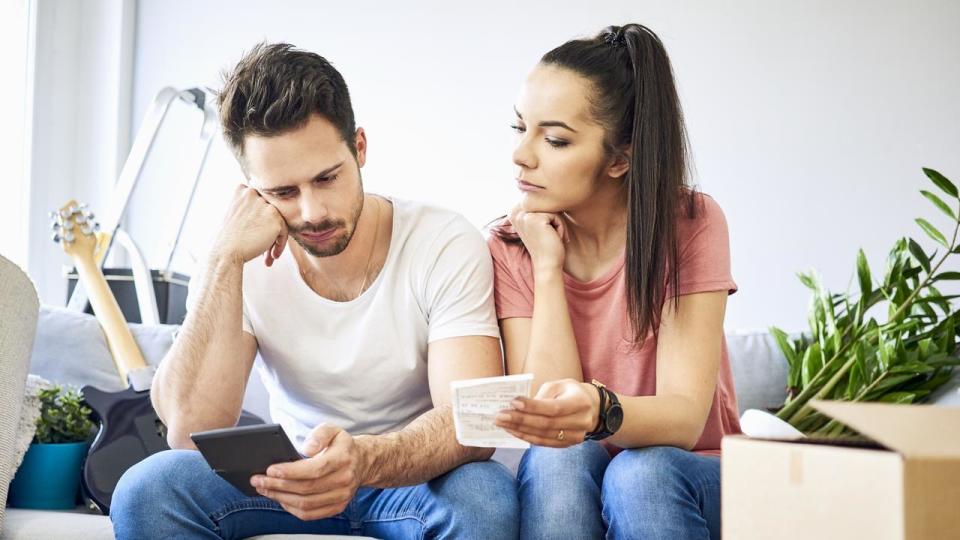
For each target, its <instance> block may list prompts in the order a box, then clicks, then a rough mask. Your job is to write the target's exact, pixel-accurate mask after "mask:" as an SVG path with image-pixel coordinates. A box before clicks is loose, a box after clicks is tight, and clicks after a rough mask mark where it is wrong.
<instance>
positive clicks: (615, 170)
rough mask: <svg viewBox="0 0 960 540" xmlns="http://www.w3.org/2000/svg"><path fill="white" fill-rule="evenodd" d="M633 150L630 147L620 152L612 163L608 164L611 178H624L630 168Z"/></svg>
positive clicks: (608, 173)
mask: <svg viewBox="0 0 960 540" xmlns="http://www.w3.org/2000/svg"><path fill="white" fill-rule="evenodd" d="M631 157H632V155H631V152H630V149H625V150H623V151H622V152H618V153H617V154H616V155H615V156H613V158H612V159H611V160H610V165H608V166H607V176H609V177H610V178H617V179H620V178H622V177H623V176H624V175H625V174H627V171H629V170H630V161H631V159H630V158H631Z"/></svg>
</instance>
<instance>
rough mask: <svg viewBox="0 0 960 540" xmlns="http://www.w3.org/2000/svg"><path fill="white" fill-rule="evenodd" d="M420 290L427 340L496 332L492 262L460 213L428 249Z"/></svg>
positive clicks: (472, 229) (477, 233)
mask: <svg viewBox="0 0 960 540" xmlns="http://www.w3.org/2000/svg"><path fill="white" fill-rule="evenodd" d="M427 260H429V261H431V263H430V266H429V270H428V272H427V275H426V277H427V279H426V285H425V291H424V295H425V298H426V300H427V310H428V313H427V320H428V324H429V331H428V335H427V342H428V343H432V342H434V341H438V340H441V339H446V338H452V337H462V336H489V337H495V338H499V337H500V330H499V328H498V327H497V320H496V313H495V311H494V307H493V267H492V264H491V262H490V252H489V251H487V246H486V245H485V244H484V241H483V236H482V235H481V234H480V231H478V230H477V229H476V228H475V227H474V226H473V225H471V224H470V223H469V222H468V221H467V220H466V219H464V218H463V217H460V216H457V217H456V218H455V219H454V220H453V221H452V222H451V223H449V224H448V225H447V226H445V227H444V228H443V229H442V233H441V234H440V236H438V237H437V238H436V239H435V241H434V244H433V245H432V246H431V249H430V250H429V251H428V259H427Z"/></svg>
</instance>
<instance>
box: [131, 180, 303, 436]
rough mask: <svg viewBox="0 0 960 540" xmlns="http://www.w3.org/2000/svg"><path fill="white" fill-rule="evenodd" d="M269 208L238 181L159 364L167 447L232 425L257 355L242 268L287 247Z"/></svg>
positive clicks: (269, 260) (159, 403)
mask: <svg viewBox="0 0 960 540" xmlns="http://www.w3.org/2000/svg"><path fill="white" fill-rule="evenodd" d="M286 240H287V229H286V224H285V223H284V221H283V218H282V217H281V216H280V213H279V212H278V211H277V209H276V208H274V207H273V206H271V205H270V204H268V203H267V202H266V201H265V200H264V199H263V198H262V197H260V194H259V193H257V191H256V190H254V189H251V188H248V187H246V186H243V185H240V186H237V189H236V191H235V192H234V196H233V201H232V202H231V205H230V208H229V210H228V212H227V216H226V219H225V220H224V224H223V227H222V231H221V233H220V236H219V237H218V238H217V240H216V242H215V245H216V246H217V247H216V248H215V249H214V250H213V252H212V253H211V255H210V258H209V260H208V261H207V265H206V269H205V271H204V272H203V274H202V276H201V278H200V280H199V282H198V283H195V284H194V286H195V287H197V296H196V298H197V300H196V302H192V306H191V309H190V310H189V313H188V314H187V318H186V320H185V321H184V322H183V327H182V328H181V331H180V335H179V336H178V337H177V340H176V341H175V342H174V344H173V347H171V348H170V351H169V352H168V353H167V355H166V356H165V357H164V358H163V361H162V362H161V363H160V367H159V369H157V374H156V376H155V377H154V380H153V387H152V389H151V392H150V399H151V401H152V403H153V408H154V409H155V410H156V411H157V415H159V416H160V419H161V420H163V423H164V424H166V426H167V443H168V444H169V445H170V447H171V448H194V445H193V441H191V440H190V433H191V432H193V431H203V430H207V429H215V428H223V427H231V426H233V425H235V424H236V423H237V418H239V417H240V406H241V403H242V402H243V391H244V389H245V388H246V385H247V378H248V377H249V376H250V369H251V367H252V366H253V360H254V358H255V357H256V354H257V341H256V339H255V338H254V337H253V336H252V335H250V334H248V333H247V332H244V331H243V325H242V324H243V323H242V320H243V296H242V295H243V293H242V282H243V265H244V263H246V262H247V261H250V260H253V259H254V258H255V257H258V256H260V255H261V254H264V253H265V252H266V258H265V263H266V265H267V266H270V265H272V264H273V261H274V260H275V259H276V258H278V257H279V256H280V254H281V253H282V251H283V248H284V246H285V245H286Z"/></svg>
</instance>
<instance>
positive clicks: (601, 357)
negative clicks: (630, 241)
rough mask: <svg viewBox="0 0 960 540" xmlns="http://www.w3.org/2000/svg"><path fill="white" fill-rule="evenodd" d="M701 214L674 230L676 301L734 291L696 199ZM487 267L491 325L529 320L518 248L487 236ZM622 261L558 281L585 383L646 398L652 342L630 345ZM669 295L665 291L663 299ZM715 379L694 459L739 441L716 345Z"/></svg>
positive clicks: (715, 218)
mask: <svg viewBox="0 0 960 540" xmlns="http://www.w3.org/2000/svg"><path fill="white" fill-rule="evenodd" d="M700 198H701V200H702V201H703V205H702V206H701V209H702V212H701V213H700V215H699V216H698V217H697V218H695V219H689V218H686V217H684V218H680V220H679V222H678V229H677V242H678V244H677V245H678V261H679V263H678V265H679V274H680V275H679V283H680V287H679V293H680V295H686V294H694V293H702V292H711V291H727V292H728V293H729V294H733V293H735V292H736V291H737V284H736V283H734V281H733V277H732V276H731V274H730V241H729V237H728V233H727V221H726V218H725V217H724V215H723V211H722V210H721V209H720V206H719V205H718V204H717V203H716V201H714V200H713V198H711V197H710V196H707V195H700ZM488 244H489V246H490V252H491V254H492V255H493V263H494V299H495V300H496V305H497V318H498V319H510V318H513V317H524V318H529V317H532V316H533V267H532V264H531V261H530V256H529V254H528V253H527V252H526V250H525V249H524V248H523V246H522V244H520V243H507V242H505V241H504V240H503V239H501V238H498V237H497V236H496V235H493V234H491V235H490V239H489V240H488ZM624 263H625V259H624V256H622V255H621V257H620V259H619V261H618V262H617V263H616V264H615V265H614V267H613V268H611V269H610V270H609V271H608V272H607V273H606V274H605V275H603V276H600V277H599V278H597V279H595V280H593V281H591V282H589V283H583V282H580V281H577V280H575V279H574V278H572V277H571V276H569V275H567V274H564V276H563V278H564V283H565V285H566V292H567V305H568V306H569V310H570V319H571V322H572V323H573V333H574V335H575V336H576V340H577V348H578V349H579V352H580V362H581V364H582V366H583V378H584V380H585V381H589V380H591V379H596V380H598V381H600V382H602V383H604V384H605V385H607V387H608V388H610V389H611V390H613V391H614V392H616V393H617V394H620V395H623V396H651V395H654V394H656V388H657V358H656V357H657V342H656V338H655V337H654V335H653V333H652V332H651V333H650V334H648V337H647V340H646V341H645V343H644V345H643V347H642V348H640V349H637V348H636V347H634V346H632V345H631V340H630V322H629V317H628V316H627V290H626V282H625V281H624V275H623V272H624ZM672 294H673V287H672V285H670V284H669V283H668V285H667V295H666V298H668V299H669V298H670V297H671V296H672ZM720 354H721V358H720V371H719V373H718V378H717V388H716V391H715V392H714V396H713V405H712V406H711V408H710V414H709V416H708V417H707V422H706V425H705V426H704V428H703V433H702V434H701V435H700V440H699V441H697V444H696V446H694V451H696V452H698V453H702V454H713V455H719V454H720V439H721V438H722V437H723V436H724V435H726V434H733V433H740V422H739V419H738V415H737V397H736V394H735V393H734V386H733V375H732V373H731V371H730V359H729V357H728V355H727V342H726V338H723V342H722V344H721V353H720Z"/></svg>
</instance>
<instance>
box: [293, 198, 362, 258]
mask: <svg viewBox="0 0 960 540" xmlns="http://www.w3.org/2000/svg"><path fill="white" fill-rule="evenodd" d="M363 201H364V194H363V188H362V184H361V191H360V201H359V204H357V205H356V208H355V210H354V211H353V215H352V216H350V217H351V220H350V221H351V222H352V223H351V224H350V226H349V227H348V226H347V222H346V221H345V220H343V219H330V220H324V221H322V222H320V223H316V224H313V223H304V224H302V225H299V226H297V227H291V226H290V225H289V224H287V228H288V231H289V233H290V236H291V237H293V239H294V241H296V242H297V244H300V247H302V248H303V250H304V251H306V252H307V253H309V254H310V255H313V256H314V257H332V256H334V255H339V254H340V253H342V252H343V250H345V249H347V246H349V245H350V240H353V234H354V233H355V232H356V231H357V223H359V222H360V213H361V212H362V211H363ZM332 229H342V230H343V231H344V232H343V233H342V234H341V235H340V236H338V237H335V238H334V239H333V240H334V242H333V244H332V245H330V246H328V247H325V248H322V249H317V248H316V247H315V246H312V245H310V244H308V243H307V242H306V241H304V240H302V239H301V238H300V236H299V233H303V232H306V233H313V234H319V233H323V232H326V231H329V230H332Z"/></svg>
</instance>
